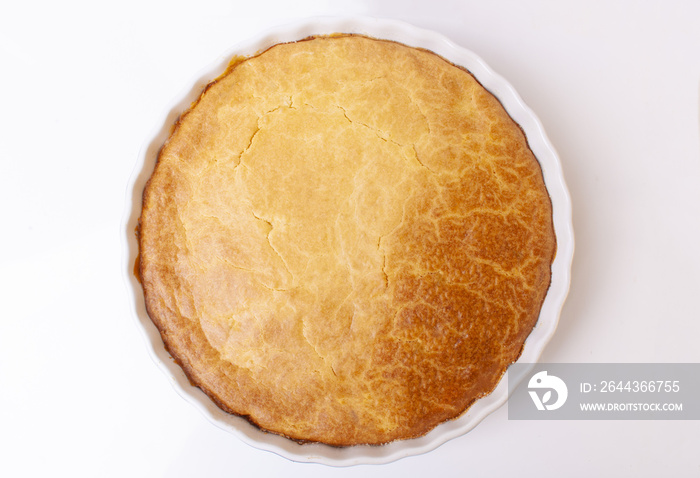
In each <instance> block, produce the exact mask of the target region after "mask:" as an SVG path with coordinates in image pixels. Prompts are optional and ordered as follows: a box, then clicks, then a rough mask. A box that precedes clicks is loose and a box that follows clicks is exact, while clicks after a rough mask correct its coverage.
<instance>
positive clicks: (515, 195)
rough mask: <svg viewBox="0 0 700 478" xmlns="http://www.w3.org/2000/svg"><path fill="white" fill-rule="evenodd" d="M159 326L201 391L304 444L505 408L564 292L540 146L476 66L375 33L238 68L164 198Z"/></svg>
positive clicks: (222, 83) (151, 276) (157, 213)
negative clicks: (533, 340) (557, 281)
mask: <svg viewBox="0 0 700 478" xmlns="http://www.w3.org/2000/svg"><path fill="white" fill-rule="evenodd" d="M139 241H140V257H141V262H140V274H141V279H142V283H143V287H144V293H145V297H146V303H147V308H148V313H149V315H150V316H151V318H152V320H153V321H154V323H155V324H156V325H157V326H158V328H159V330H160V331H161V335H162V337H163V340H164V342H165V344H166V347H167V348H168V350H169V351H170V353H171V354H172V355H173V357H174V358H175V359H176V360H177V361H178V363H179V364H180V365H181V366H182V368H183V369H184V370H185V372H186V373H187V375H188V377H189V378H190V380H191V381H192V383H193V384H195V385H196V386H199V387H200V388H202V389H203V390H204V391H205V392H206V393H207V394H208V395H209V396H210V397H212V399H213V400H214V401H215V402H216V403H217V404H218V405H219V406H220V407H221V408H223V409H224V410H226V411H228V412H230V413H234V414H238V415H242V416H246V417H248V418H249V420H250V421H251V422H253V423H255V424H257V425H258V426H260V427H261V428H262V429H264V430H269V431H272V432H274V433H278V434H281V435H284V436H287V437H290V438H292V439H295V440H302V441H318V442H323V443H327V444H331V445H337V446H347V445H354V444H360V443H371V444H381V443H386V442H390V441H393V440H397V439H405V438H411V437H416V436H420V435H423V434H425V433H427V432H428V431H429V430H431V429H432V428H434V427H435V426H436V425H438V424H439V423H441V422H444V421H446V420H449V419H452V418H455V417H457V416H459V415H461V414H462V413H463V412H464V411H465V410H466V409H467V408H468V407H469V406H470V405H471V404H472V403H473V402H474V400H476V399H478V398H480V397H481V396H484V395H485V394H488V393H490V392H491V391H492V390H493V388H494V387H495V386H496V384H497V383H498V381H499V380H500V378H501V376H502V374H503V373H504V371H505V369H506V368H507V366H508V365H509V364H510V363H512V362H514V361H515V360H516V359H517V358H518V356H519V355H520V352H521V350H522V347H523V344H524V342H525V339H526V338H527V336H528V335H529V333H530V331H531V330H532V328H533V327H534V325H535V323H536V321H537V317H538V315H539V310H540V307H541V304H542V301H543V300H544V297H545V294H546V292H547V289H548V286H549V281H550V265H551V261H552V260H553V257H554V253H555V238H554V234H553V227H552V218H551V204H550V200H549V196H548V194H547V191H546V189H545V186H544V182H543V179H542V174H541V171H540V167H539V164H538V163H537V161H536V159H535V158H534V156H533V155H532V153H531V151H530V149H529V148H528V146H527V141H526V138H525V137H524V135H523V133H522V131H521V130H520V128H519V127H518V126H517V124H515V123H514V122H513V121H512V120H511V119H510V117H509V116H508V115H507V113H506V112H505V111H504V109H503V108H502V106H501V105H500V103H499V102H498V101H497V100H496V99H495V98H494V97H493V96H492V95H491V94H489V93H488V92H487V91H486V90H485V89H484V88H483V87H481V85H479V84H478V82H476V80H474V78H473V77H472V76H471V75H470V74H468V73H467V72H466V71H464V70H463V69H461V68H458V67H455V66H454V65H451V64H449V63H448V62H446V61H445V60H443V59H442V58H440V57H438V56H436V55H434V54H432V53H430V52H426V51H422V50H418V49H414V48H409V47H406V46H404V45H401V44H398V43H394V42H389V41H383V40H375V39H370V38H366V37H361V36H356V35H349V36H332V37H318V38H313V39H310V40H308V41H304V42H297V43H292V44H281V45H277V46H275V47H272V48H270V49H269V50H267V51H265V52H263V53H262V54H260V55H258V56H256V57H254V58H251V59H248V60H245V61H240V60H238V61H237V62H236V63H235V64H234V65H232V67H231V68H229V69H228V70H227V72H226V74H225V75H223V76H222V77H220V78H219V79H217V81H216V82H214V83H212V84H211V85H210V86H209V87H208V88H207V90H206V91H205V93H204V94H203V95H202V96H201V98H200V99H199V101H198V102H197V103H196V104H195V105H194V106H193V108H191V109H190V110H189V111H188V112H187V114H185V115H183V117H182V118H181V119H180V121H179V122H178V124H177V127H176V128H175V130H174V131H173V134H172V136H171V138H170V139H169V140H168V142H167V143H166V144H165V146H164V147H163V149H162V151H161V153H160V156H159V160H158V164H157V166H156V169H155V171H154V174H153V176H152V177H151V179H150V180H149V182H148V185H147V187H146V190H145V192H144V200H143V212H142V216H141V221H140V231H139Z"/></svg>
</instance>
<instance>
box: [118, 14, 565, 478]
mask: <svg viewBox="0 0 700 478" xmlns="http://www.w3.org/2000/svg"><path fill="white" fill-rule="evenodd" d="M334 33H356V34H363V35H367V36H370V37H374V38H382V39H387V40H394V41H398V42H400V43H404V44H406V45H408V46H413V47H417V48H424V49H427V50H430V51H433V52H434V53H436V54H438V55H440V56H442V57H444V58H446V59H447V60H448V61H450V62H452V63H454V64H456V65H459V66H462V67H464V68H466V69H467V70H469V71H470V72H471V73H472V74H473V75H474V76H475V77H476V78H477V80H478V81H479V82H480V83H481V84H482V85H483V86H484V87H485V88H486V89H488V90H489V91H490V92H491V93H492V94H494V96H496V97H497V98H498V99H499V100H500V101H501V103H502V104H503V106H504V107H505V109H506V111H507V112H508V114H510V116H511V117H512V118H513V119H514V120H515V121H516V122H517V123H518V124H519V125H520V126H521V128H522V129H523V130H524V131H525V134H526V136H527V140H528V143H529V145H530V148H531V149H532V151H533V153H534V154H535V156H536V157H537V159H538V161H539V162H540V165H541V168H542V172H543V175H544V180H545V184H546V186H547V189H548V191H549V195H550V198H551V200H552V206H553V219H554V229H555V234H556V237H557V255H556V257H555V260H554V262H553V264H552V281H551V285H550V288H549V291H548V293H547V297H546V298H545V301H544V303H543V305H542V309H541V311H540V317H539V320H538V322H537V325H536V326H535V328H534V329H533V330H532V332H531V333H530V335H529V337H528V339H527V341H526V343H525V347H524V348H523V352H522V354H521V356H520V358H519V359H518V363H526V364H534V363H536V362H537V361H538V359H539V357H540V355H541V354H542V351H543V350H544V347H545V346H546V344H547V343H548V342H549V340H550V339H551V337H552V336H553V334H554V331H555V329H556V327H557V323H558V321H559V315H560V313H561V309H562V307H563V304H564V301H565V299H566V296H567V294H568V290H569V284H570V280H571V277H570V269H571V263H572V260H573V251H574V238H573V225H572V214H571V199H570V195H569V192H568V189H567V187H566V184H565V182H564V178H563V173H562V168H561V163H560V160H559V157H558V155H557V153H556V151H555V150H554V148H553V146H552V145H551V143H550V141H549V139H548V138H547V136H546V134H545V132H544V129H543V127H542V124H541V123H540V121H539V119H538V118H537V117H536V116H535V114H534V113H533V112H532V111H531V110H530V109H529V108H528V107H527V106H526V105H525V103H524V102H523V100H522V99H521V98H520V96H519V95H518V94H517V92H516V91H515V89H514V88H513V87H512V86H511V85H510V84H509V83H508V82H507V81H506V80H505V79H504V78H502V77H501V76H499V75H498V74H496V73H495V72H494V71H493V70H491V68H489V67H488V66H487V65H486V63H484V61H483V60H481V58H479V57H478V56H477V55H475V54H474V53H472V52H471V51H469V50H467V49H465V48H462V47H460V46H458V45H456V44H455V43H453V42H452V41H450V40H448V39H447V38H445V37H444V36H442V35H441V34H439V33H436V32H433V31H429V30H424V29H421V28H417V27H414V26H412V25H410V24H407V23H404V22H400V21H396V20H388V19H379V18H367V17H342V18H338V17H317V18H310V19H306V20H303V21H299V22H296V23H293V24H289V25H286V26H280V27H276V28H273V29H270V30H268V31H267V32H264V33H263V34H261V35H260V36H258V37H256V38H254V39H251V40H249V41H247V42H244V43H240V44H238V45H237V46H235V47H233V48H231V49H230V50H229V51H227V52H226V53H225V54H224V55H222V56H221V57H220V58H219V60H218V61H216V62H215V63H214V64H213V65H211V66H210V67H208V68H206V69H204V70H203V71H201V72H200V73H199V74H198V75H197V76H196V77H195V79H194V80H193V81H191V82H190V85H191V86H190V87H189V88H187V89H186V90H185V91H183V92H182V93H181V94H180V95H178V97H177V98H176V99H175V100H174V101H173V102H172V104H171V105H170V106H169V107H168V108H167V109H166V110H165V113H164V114H163V115H162V116H161V118H162V121H161V122H159V124H158V127H157V128H156V130H155V131H154V132H153V133H152V134H151V135H150V136H149V138H148V140H147V141H146V143H145V145H144V147H143V148H142V149H141V151H140V153H139V156H138V161H137V163H136V165H135V167H134V170H133V173H132V175H131V178H130V181H129V185H128V188H127V193H126V194H127V196H126V209H125V213H124V217H123V220H122V234H123V235H122V245H123V247H122V249H123V256H124V269H123V273H124V280H125V284H126V287H127V289H128V290H129V292H130V295H131V296H132V298H133V300H132V312H133V315H134V318H135V320H136V323H137V326H138V328H139V329H140V330H141V332H143V335H144V339H145V340H146V343H147V346H148V349H149V352H150V355H151V357H152V359H153V361H154V362H155V363H156V364H157V365H158V367H159V368H160V369H161V370H162V372H163V373H164V374H165V375H166V376H167V378H168V380H169V381H170V383H171V384H172V385H173V387H174V388H175V390H176V391H177V392H178V393H179V394H180V395H181V396H182V397H183V398H184V399H186V400H187V401H188V402H190V403H191V404H193V405H194V406H195V407H196V408H197V409H198V410H199V411H200V412H202V413H203V414H204V415H205V416H206V417H207V418H208V419H209V420H210V421H211V422H212V423H213V424H215V425H216V426H218V427H220V428H222V429H224V430H226V431H228V432H230V433H232V434H234V435H236V436H237V437H238V438H240V439H241V440H242V441H243V442H245V443H247V444H249V445H250V446H253V447H255V448H258V449H261V450H266V451H269V452H273V453H275V454H277V455H280V456H283V457H285V458H287V459H289V460H292V461H296V462H307V463H320V464H325V465H331V466H351V465H359V464H384V463H390V462H392V461H396V460H398V459H401V458H404V457H408V456H415V455H420V454H423V453H427V452H429V451H431V450H434V449H435V448H437V447H439V446H440V445H442V444H444V443H446V442H447V441H449V440H451V439H453V438H456V437H459V436H461V435H464V434H465V433H467V432H469V431H470V430H472V429H473V428H474V427H476V426H477V425H478V424H479V423H480V422H481V421H482V420H483V419H484V418H486V417H487V416H488V415H489V414H491V413H492V412H494V411H495V410H496V409H498V408H499V407H501V406H502V405H503V404H505V403H506V402H507V400H508V383H507V382H508V380H509V379H508V378H507V373H506V375H504V377H503V378H502V379H501V382H500V383H499V384H498V386H497V387H496V389H495V390H494V391H493V392H492V393H491V394H489V395H488V396H486V397H483V398H481V399H480V400H478V401H477V402H475V403H474V405H472V407H471V408H469V410H467V411H466V412H465V413H464V414H463V415H461V416H460V417H458V418H456V419H454V420H451V421H448V422H445V423H442V424H440V425H439V426H437V427H436V428H435V429H433V430H432V431H431V432H429V433H428V434H426V435H424V436H422V437H419V438H414V439H410V440H402V441H396V442H392V443H388V444H386V445H380V446H354V447H347V448H336V447H331V446H328V445H323V444H318V443H310V444H299V443H296V442H294V441H292V440H289V439H287V438H284V437H281V436H278V435H274V434H272V433H268V432H265V431H262V430H260V429H259V428H257V427H255V426H254V425H252V424H250V422H248V421H247V420H246V419H244V418H242V417H237V416H234V415H230V414H228V413H226V412H224V411H222V410H221V409H219V408H218V407H217V406H216V405H215V404H214V403H213V402H212V401H211V400H210V399H209V397H207V396H206V395H205V394H204V393H203V392H202V391H201V390H200V389H198V388H196V387H193V386H192V385H191V384H190V383H189V381H188V379H187V377H186V376H185V374H184V372H183V371H182V370H181V369H180V367H179V366H178V365H177V364H176V363H175V362H174V361H173V359H172V358H171V357H170V354H169V353H168V352H167V351H166V350H165V347H164V346H163V342H162V340H161V337H160V334H159V332H158V330H157V328H156V327H155V325H154V324H153V323H152V322H151V320H150V318H149V316H148V314H147V312H146V306H145V302H144V298H143V291H142V288H141V284H140V283H139V282H138V280H137V278H136V276H135V274H134V266H135V263H136V260H137V258H138V242H137V238H136V233H135V231H136V227H137V225H138V218H139V216H140V212H141V197H142V193H143V189H144V186H145V184H146V182H147V180H148V178H149V177H150V175H151V173H152V171H153V168H154V166H155V163H156V158H157V156H158V152H159V151H160V148H161V146H162V145H163V143H164V142H165V141H166V139H167V138H168V137H169V135H170V131H171V127H172V125H173V124H174V123H175V122H176V121H177V119H178V118H179V116H180V114H181V113H183V112H184V111H185V110H187V108H189V107H190V105H191V104H192V103H193V102H194V101H195V100H196V99H197V98H198V97H199V95H200V94H201V92H202V91H203V90H204V88H205V87H206V85H207V84H208V83H210V82H211V81H212V80H214V79H215V78H217V77H218V76H219V75H221V74H222V73H223V72H224V71H225V70H226V67H227V66H228V64H229V62H230V60H231V58H233V57H239V56H243V57H247V56H251V55H254V54H256V53H259V52H261V51H264V50H265V49H267V48H269V47H271V46H273V45H275V44H277V43H283V42H290V41H296V40H300V39H303V38H306V37H309V36H312V35H324V34H334ZM520 379H522V377H511V378H510V380H511V381H513V380H517V381H519V380H520Z"/></svg>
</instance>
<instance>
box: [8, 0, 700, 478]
mask: <svg viewBox="0 0 700 478" xmlns="http://www.w3.org/2000/svg"><path fill="white" fill-rule="evenodd" d="M347 14H353V15H366V16H375V17H387V18H395V19H399V20H404V21H407V22H409V23H412V24H414V25H416V26H419V27H422V28H427V29H432V30H435V31H437V32H439V33H442V34H443V35H445V36H447V37H448V38H450V39H451V40H452V41H454V42H455V43H457V44H459V45H461V46H463V47H466V48H468V49H470V50H472V51H473V52H475V53H476V54H477V55H479V56H481V57H482V58H483V59H484V60H485V61H486V63H488V64H489V65H490V66H491V67H492V68H493V69H494V70H495V71H496V72H497V73H499V74H501V75H502V76H504V77H505V78H506V79H507V80H508V81H509V82H510V83H511V84H512V85H513V86H514V87H515V89H516V90H517V91H518V92H519V93H520V95H521V96H522V97H523V99H524V101H525V102H526V103H527V104H528V105H529V106H530V107H531V108H532V109H533V110H534V111H535V113H536V114H537V115H538V116H539V118H540V119H541V121H542V123H543V124H544V127H545V130H546V131H547V133H548V135H549V137H550V139H551V141H552V143H553V145H554V147H555V148H556V149H557V151H558V152H559V154H560V156H561V160H562V164H563V169H564V174H565V178H566V180H567V183H568V186H569V189H570V192H571V196H572V200H573V212H574V231H575V237H576V253H575V257H574V264H573V274H572V284H571V291H570V294H569V297H568V300H567V302H566V304H565V306H564V309H563V312H562V316H561V321H560V325H559V328H558V330H557V333H556V335H555V336H554V339H553V340H552V342H550V344H549V346H548V347H547V348H546V350H545V353H544V355H543V357H542V360H543V361H545V362H576V363H579V362H700V351H698V346H697V344H698V337H700V312H699V310H700V308H699V307H698V300H697V294H698V292H700V252H699V248H698V238H700V127H699V118H700V101H699V92H700V3H698V2H694V1H685V2H682V1H657V2H642V1H585V2H584V1H581V2H564V1H488V2H487V1H478V2H477V1H468V0H461V1H456V0H455V1H452V0H431V1H425V2H417V1H405V0H404V1H398V0H395V1H378V0H375V1H369V0H366V1H360V0H355V1H352V0H345V1H339V2H330V1H321V0H295V1H293V2H291V1H270V0H258V1H254V2H235V1H225V0H199V1H197V2H181V1H160V2H143V1H139V2H136V1H131V0H126V1H122V2H112V3H107V2H102V3H99V2H76V1H62V2H48V1H37V2H32V1H27V2H9V1H7V0H3V1H2V3H1V4H0V72H1V73H0V86H1V88H0V95H1V96H0V208H1V209H0V212H1V216H0V218H1V220H2V226H1V227H2V229H1V232H2V233H1V234H0V246H1V247H0V251H1V252H2V257H1V258H0V476H3V477H15V476H31V477H34V476H42V477H43V476H71V477H74V476H77V477H83V476H86V477H87V476H89V477H96V476H108V477H112V476H113V477H124V476H128V477H147V476H148V477H160V476H164V477H188V476H211V477H234V476H253V475H255V476H258V475H260V476H273V475H274V476H287V477H291V476H305V477H316V476H360V475H361V476H382V477H384V476H397V477H399V476H401V477H409V476H426V475H427V476H443V477H451V476H455V477H466V476H516V475H517V476H537V477H543V476H582V477H586V476H635V477H642V476H678V477H681V476H682V477H685V476H694V477H698V476H700V453H698V450H699V449H700V422H698V421H562V422H554V421H532V422H520V421H509V420H508V418H507V409H506V408H505V407H502V408H501V409H499V410H498V411H496V412H495V413H494V414H492V415H491V416H489V417H488V418H487V419H486V420H484V421H483V422H482V423H481V424H480V425H478V426H477V427H476V428H475V429H474V430H473V431H471V432H470V433H468V434H467V435H465V436H463V437H461V438H457V439H454V440H452V441H450V442H448V443H446V444H445V445H443V446H441V447H440V448H438V449H437V450H435V451H433V452H430V453H428V454H426V455H422V456H418V457H412V458H405V459H402V460H400V461H398V462H395V463H392V464H389V465H381V466H359V467H352V468H344V469H334V468H329V467H326V466H322V465H309V464H298V463H292V462H290V461H288V460H286V459H284V458H280V457H278V456H276V455H273V454H272V453H269V452H263V451H258V450H256V449H253V448H251V447H249V446H248V445H245V444H243V443H242V442H240V441H239V440H238V439H237V438H236V437H234V436H231V435H229V434H227V433H226V432H224V431H221V430H220V429H218V428H216V427H215V426H213V425H211V424H210V423H209V422H208V421H207V420H206V419H205V418H204V417H203V416H202V415H201V414H200V413H199V412H198V411H197V410H195V409H194V408H193V407H192V406H191V405H190V404H189V403H187V402H185V401H184V400H183V399H182V398H180V396H179V395H177V394H176V393H175V391H174V390H173V388H172V387H171V386H170V384H169V383H168V381H167V379H166V378H165V376H164V375H163V374H162V373H161V372H160V370H159V369H158V368H157V367H156V365H155V364H154V363H153V362H152V360H151V359H150V357H149V354H148V352H147V347H146V344H145V341H144V339H143V338H142V335H141V333H140V331H139V329H138V328H137V326H136V321H135V319H134V318H133V316H132V315H131V307H130V305H129V302H128V301H129V300H130V296H129V294H128V293H127V289H126V286H125V282H124V280H123V278H122V268H123V267H122V260H123V257H122V250H121V237H122V234H123V231H122V230H121V221H122V216H123V213H124V208H125V200H126V194H127V192H126V187H127V183H128V181H129V178H130V175H131V173H132V169H133V168H134V166H135V164H136V160H137V156H138V153H139V150H140V148H141V147H142V146H143V144H144V142H145V141H146V140H147V139H148V136H149V135H150V134H151V132H152V131H153V130H154V128H155V127H156V126H158V125H157V124H156V123H157V121H158V119H159V118H160V117H161V115H162V114H163V111H164V109H165V108H166V106H167V105H169V104H170V103H171V102H172V100H173V99H174V98H175V97H176V96H177V95H179V94H180V93H181V92H182V91H183V89H184V88H186V87H187V86H188V84H189V82H190V81H191V80H192V79H193V78H194V77H195V75H196V74H197V73H198V72H199V71H200V70H202V69H203V68H205V67H208V66H209V65H211V64H212V63H213V62H215V61H216V60H217V59H218V58H219V56H220V55H221V54H222V53H223V52H225V51H226V50H229V49H230V48H231V47H232V46H234V45H236V44H237V43H238V42H241V41H243V40H247V39H248V38H249V37H252V36H255V35H257V34H258V33H259V32H260V31H262V30H265V29H267V28H269V27H273V26H275V25H281V24H286V23H289V22H291V21H294V20H297V19H300V18H304V17H308V16H315V15H347Z"/></svg>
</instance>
